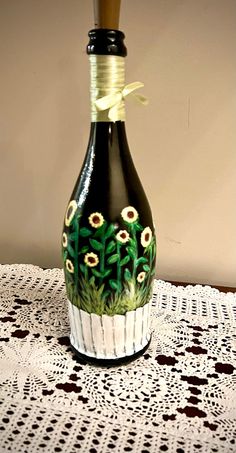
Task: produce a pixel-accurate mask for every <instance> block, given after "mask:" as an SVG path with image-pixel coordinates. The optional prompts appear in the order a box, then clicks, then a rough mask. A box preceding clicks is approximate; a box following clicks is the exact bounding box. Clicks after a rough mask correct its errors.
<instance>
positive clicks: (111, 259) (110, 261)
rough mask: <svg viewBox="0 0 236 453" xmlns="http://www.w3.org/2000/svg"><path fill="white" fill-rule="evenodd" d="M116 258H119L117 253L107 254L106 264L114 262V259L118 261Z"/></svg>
mask: <svg viewBox="0 0 236 453" xmlns="http://www.w3.org/2000/svg"><path fill="white" fill-rule="evenodd" d="M118 259H119V255H118V253H114V255H111V256H109V258H108V260H107V262H108V264H113V263H116V261H118Z"/></svg>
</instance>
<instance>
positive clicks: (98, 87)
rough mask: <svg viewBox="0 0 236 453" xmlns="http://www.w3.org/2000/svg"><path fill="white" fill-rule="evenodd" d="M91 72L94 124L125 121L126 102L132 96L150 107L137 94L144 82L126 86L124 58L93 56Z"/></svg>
mask: <svg viewBox="0 0 236 453" xmlns="http://www.w3.org/2000/svg"><path fill="white" fill-rule="evenodd" d="M89 59H90V68H91V86H90V93H91V120H92V122H98V121H113V122H115V121H125V103H124V99H125V98H126V97H127V96H130V95H132V97H134V98H135V99H136V100H137V101H138V102H140V103H142V104H143V105H146V104H147V103H148V100H147V98H146V97H145V96H142V95H140V94H137V93H133V92H134V91H135V90H137V89H139V88H142V87H143V86H144V85H143V83H141V82H133V83H130V84H128V85H125V63H124V58H123V57H117V56H115V55H90V57H89Z"/></svg>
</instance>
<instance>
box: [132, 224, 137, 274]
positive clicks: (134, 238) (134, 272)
mask: <svg viewBox="0 0 236 453" xmlns="http://www.w3.org/2000/svg"><path fill="white" fill-rule="evenodd" d="M130 229H131V232H132V238H133V240H134V244H135V250H134V253H135V258H134V264H133V272H132V278H133V279H134V280H135V281H136V270H137V258H138V248H137V238H136V230H135V227H134V225H132V224H131V225H130Z"/></svg>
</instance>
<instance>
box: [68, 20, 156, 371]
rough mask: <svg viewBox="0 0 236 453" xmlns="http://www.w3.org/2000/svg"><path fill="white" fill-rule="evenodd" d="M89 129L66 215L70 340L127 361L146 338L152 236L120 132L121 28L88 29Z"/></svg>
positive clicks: (98, 356) (108, 358)
mask: <svg viewBox="0 0 236 453" xmlns="http://www.w3.org/2000/svg"><path fill="white" fill-rule="evenodd" d="M89 38H90V39H89V44H88V46H87V53H88V55H89V60H90V68H91V69H90V71H91V130H90V137H89V143H88V148H87V152H86V155H85V160H84V163H83V165H82V169H81V172H80V175H79V178H78V180H77V182H76V184H75V187H74V190H73V193H72V196H71V198H70V201H69V204H68V207H67V210H66V214H65V220H64V227H63V234H62V249H63V263H64V273H65V282H66V289H67V295H68V305H69V317H70V326H71V334H70V341H71V345H72V347H73V348H74V350H75V352H76V354H78V356H80V357H83V358H85V359H86V360H87V361H98V362H99V361H100V363H102V362H104V363H117V361H120V362H122V361H123V362H125V361H127V360H130V359H132V358H134V357H136V356H138V355H139V354H141V353H142V352H143V351H144V350H145V349H146V348H147V346H148V344H149V342H150V308H151V296H152V284H153V279H154V275H155V257H156V240H155V231H154V226H153V221H152V215H151V210H150V207H149V203H148V201H147V198H146V195H145V193H144V190H143V188H142V185H141V182H140V179H139V177H138V174H137V172H136V169H135V166H134V163H133V160H132V157H131V154H130V150H129V146H128V143H127V138H126V131H125V97H126V96H127V95H128V94H130V93H133V90H134V89H136V88H138V87H139V86H140V85H141V84H139V83H134V84H129V85H125V66H124V61H125V58H124V57H125V56H126V53H127V51H126V47H125V45H124V34H123V33H122V32H121V31H120V30H112V29H103V28H98V29H94V30H91V31H90V32H89Z"/></svg>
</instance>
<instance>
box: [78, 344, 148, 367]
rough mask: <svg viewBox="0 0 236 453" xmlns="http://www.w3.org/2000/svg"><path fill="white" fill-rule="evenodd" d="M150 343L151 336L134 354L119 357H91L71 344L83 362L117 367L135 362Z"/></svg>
mask: <svg viewBox="0 0 236 453" xmlns="http://www.w3.org/2000/svg"><path fill="white" fill-rule="evenodd" d="M150 343H151V337H150V340H149V341H148V343H147V344H146V345H145V346H144V348H143V349H141V350H140V351H138V352H135V353H134V354H132V355H129V356H124V357H119V358H117V359H97V358H96V357H89V356H87V355H86V354H82V353H81V352H78V351H77V349H76V348H75V347H74V346H73V345H72V344H71V349H72V351H73V353H74V354H75V356H76V358H77V359H79V361H80V362H82V363H83V364H89V365H95V366H98V367H109V368H110V367H116V366H119V365H125V364H128V363H130V362H133V360H136V359H138V358H139V357H140V356H141V355H143V354H144V352H145V351H146V350H147V349H148V347H149V345H150Z"/></svg>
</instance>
